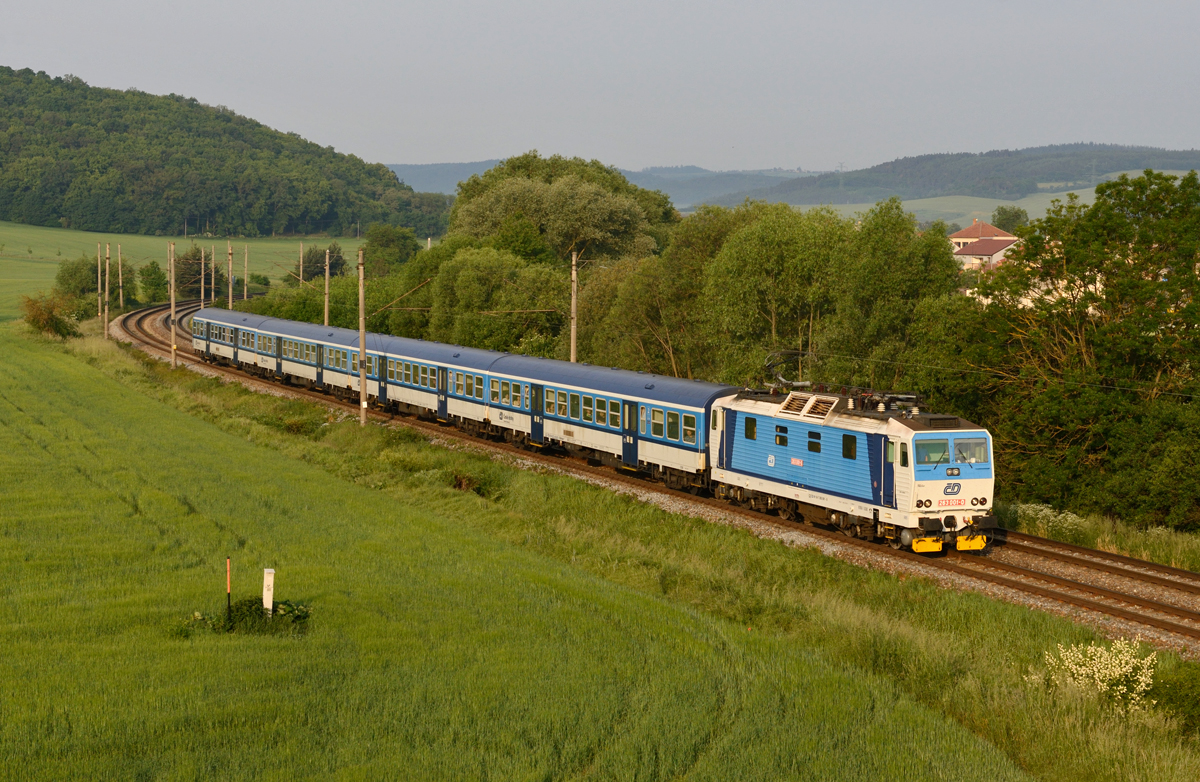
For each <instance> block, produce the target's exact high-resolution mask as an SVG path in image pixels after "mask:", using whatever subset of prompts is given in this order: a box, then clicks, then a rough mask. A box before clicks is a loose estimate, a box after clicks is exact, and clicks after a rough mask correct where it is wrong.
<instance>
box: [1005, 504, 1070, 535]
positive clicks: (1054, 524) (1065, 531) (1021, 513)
mask: <svg viewBox="0 0 1200 782" xmlns="http://www.w3.org/2000/svg"><path fill="white" fill-rule="evenodd" d="M1017 521H1018V523H1019V524H1020V526H1021V529H1023V530H1026V531H1028V532H1031V533H1033V534H1036V535H1041V536H1042V537H1044V538H1055V539H1058V540H1061V539H1063V538H1070V537H1073V536H1075V535H1076V534H1078V533H1081V532H1083V531H1084V528H1085V525H1086V522H1085V521H1084V519H1083V517H1082V516H1077V515H1075V514H1074V513H1071V512H1070V511H1063V512H1062V513H1060V512H1058V511H1056V510H1054V508H1051V507H1050V506H1049V505H1039V504H1037V503H1032V502H1031V503H1022V504H1019V505H1017Z"/></svg>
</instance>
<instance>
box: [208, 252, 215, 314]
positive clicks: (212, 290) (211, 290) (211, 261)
mask: <svg viewBox="0 0 1200 782" xmlns="http://www.w3.org/2000/svg"><path fill="white" fill-rule="evenodd" d="M208 265H209V266H211V267H212V284H211V285H209V286H208V288H209V295H210V296H212V299H210V301H212V305H213V306H214V307H215V306H217V246H216V245H215V244H214V245H213V246H212V249H211V250H210V252H209V253H208Z"/></svg>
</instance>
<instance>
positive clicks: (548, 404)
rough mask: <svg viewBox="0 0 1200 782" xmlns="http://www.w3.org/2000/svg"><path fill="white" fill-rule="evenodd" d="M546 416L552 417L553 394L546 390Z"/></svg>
mask: <svg viewBox="0 0 1200 782" xmlns="http://www.w3.org/2000/svg"><path fill="white" fill-rule="evenodd" d="M546 415H554V392H553V391H551V390H550V389H548V388H547V389H546Z"/></svg>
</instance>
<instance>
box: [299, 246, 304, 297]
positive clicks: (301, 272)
mask: <svg viewBox="0 0 1200 782" xmlns="http://www.w3.org/2000/svg"><path fill="white" fill-rule="evenodd" d="M299 285H300V287H301V288H303V287H304V242H300V283H299Z"/></svg>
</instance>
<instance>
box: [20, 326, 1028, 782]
mask: <svg viewBox="0 0 1200 782" xmlns="http://www.w3.org/2000/svg"><path fill="white" fill-rule="evenodd" d="M22 331H23V329H22V328H21V327H20V326H17V325H16V324H9V325H6V326H3V327H0V353H2V354H3V355H4V356H5V361H4V362H3V363H2V364H0V389H3V390H2V391H0V474H2V475H4V476H5V481H4V483H5V487H6V488H5V492H4V502H3V503H2V504H0V534H2V535H3V538H4V540H5V545H4V546H3V547H0V562H2V563H3V564H2V566H0V572H2V573H3V580H4V585H5V586H4V592H3V599H2V600H0V648H3V649H4V650H5V651H4V655H3V658H2V662H0V671H3V675H2V677H0V678H2V679H3V681H4V684H5V686H4V687H3V688H2V692H3V695H0V776H4V777H6V778H17V777H20V778H56V779H57V778H64V777H75V778H113V777H122V778H123V777H139V778H141V777H152V776H171V777H183V776H186V777H194V776H206V777H216V778H235V777H256V776H261V775H263V774H274V775H278V774H284V773H286V774H287V775H288V776H289V777H292V776H308V777H326V776H330V775H333V774H335V773H341V774H349V775H352V776H357V777H362V778H380V777H386V776H391V775H395V774H398V773H399V774H402V775H403V776H404V777H406V778H484V777H488V778H497V779H513V778H533V777H536V778H564V777H600V778H635V777H636V778H642V779H659V778H674V777H677V776H680V775H684V774H687V775H689V776H691V777H694V778H710V779H737V778H743V779H744V778H764V779H766V778H788V777H791V778H820V779H863V778H889V779H913V778H942V779H1017V778H1019V777H1020V776H1021V775H1020V773H1019V772H1018V771H1016V769H1015V768H1014V767H1013V765H1012V763H1011V762H1010V761H1009V760H1008V759H1007V758H1005V757H1004V755H1003V754H1002V753H1001V752H999V751H998V750H997V749H996V748H995V747H992V746H989V745H988V744H987V742H985V741H983V740H980V739H979V738H977V737H975V736H972V735H971V733H970V732H969V731H968V730H966V729H965V728H963V727H961V726H959V725H955V724H954V723H953V722H950V721H948V720H946V719H945V718H944V717H942V716H941V715H938V714H937V713H936V712H934V711H933V710H931V709H929V708H927V707H925V706H923V705H921V704H919V703H918V702H916V700H915V699H913V698H911V697H909V696H908V695H906V694H905V693H904V692H903V690H902V688H900V687H898V686H896V684H894V683H892V682H889V681H887V680H886V679H885V678H884V677H881V676H877V675H872V674H870V673H868V672H864V671H862V670H859V669H856V668H855V667H853V666H848V665H845V664H844V663H843V662H842V661H839V660H837V659H836V658H831V657H830V656H828V655H826V654H825V653H823V652H822V651H821V650H820V649H817V648H813V647H811V646H809V645H807V644H797V643H795V642H794V639H791V638H788V637H786V636H784V635H780V634H778V633H773V632H767V633H762V632H759V631H758V628H755V631H753V632H751V631H748V630H747V628H746V627H744V626H742V624H741V622H740V621H738V622H733V621H729V620H728V619H725V618H722V617H719V616H711V615H707V614H705V613H704V612H699V611H695V610H689V608H688V607H687V605H686V601H673V600H671V599H668V598H664V597H663V596H661V595H656V594H651V593H648V592H646V591H642V590H638V589H631V588H629V586H625V585H621V584H618V583H613V580H606V579H604V578H602V577H600V576H598V575H597V574H596V573H591V572H589V568H588V567H586V566H583V567H580V566H572V565H570V564H568V563H566V562H562V561H558V560H560V559H565V558H566V557H559V556H556V554H560V553H561V552H558V551H555V550H554V547H553V546H539V545H536V544H534V545H525V546H523V545H519V544H514V543H513V542H512V541H510V540H506V538H508V537H510V534H509V533H512V532H513V531H514V529H515V527H514V524H515V525H517V526H522V525H528V524H531V523H532V524H534V525H543V524H549V525H554V524H557V523H566V524H570V525H576V524H583V525H587V526H589V527H594V526H595V524H596V523H598V522H600V521H601V520H602V519H604V518H607V517H608V516H610V515H613V514H615V513H617V512H620V511H632V512H633V513H634V514H635V515H641V516H642V518H641V521H640V523H642V524H644V523H645V522H646V521H647V518H646V517H645V515H644V514H645V512H646V511H645V510H643V509H640V508H638V507H636V506H634V505H633V504H632V503H629V502H628V501H624V500H619V499H617V498H612V497H606V496H604V495H603V493H602V492H601V491H600V490H597V489H592V488H589V487H586V486H581V485H579V484H577V483H576V482H574V481H570V480H567V479H563V478H552V477H546V476H538V475H533V474H528V473H522V472H519V471H517V470H514V469H511V468H508V467H504V466H501V465H494V464H491V463H489V462H487V461H486V460H483V459H480V458H477V457H463V456H462V455H458V454H454V453H452V452H449V451H446V450H444V449H437V448H434V447H431V446H429V445H427V444H426V443H424V442H423V441H421V440H420V439H419V438H417V437H414V436H412V435H409V434H405V433H403V432H388V431H384V430H382V429H379V428H377V427H372V429H371V430H370V432H369V434H368V435H367V436H366V437H364V436H363V433H362V432H360V431H359V430H358V429H357V427H355V426H354V425H353V424H352V423H344V424H338V423H334V424H331V425H328V426H326V425H325V424H326V423H328V421H327V420H326V419H327V414H326V413H325V411H324V410H323V409H321V408H319V407H316V406H313V405H309V404H299V403H294V402H287V401H283V400H278V399H274V398H272V397H260V396H253V395H249V394H245V393H242V392H239V391H238V390H237V389H233V388H225V387H222V386H221V385H220V384H219V383H216V382H214V381H210V380H203V379H199V378H197V377H196V376H194V375H191V374H190V373H186V372H181V373H175V374H171V373H169V372H168V373H164V371H163V368H162V367H153V368H149V369H147V368H145V367H143V366H141V365H139V364H138V363H137V362H136V361H135V360H133V359H132V358H130V357H128V356H126V355H124V354H122V353H120V352H119V351H117V349H116V348H114V347H113V346H112V345H110V344H106V343H103V342H101V341H100V340H91V341H89V342H85V343H83V344H81V345H79V346H78V347H77V348H75V350H76V351H78V352H77V353H74V354H72V353H68V352H66V351H64V350H63V349H62V348H61V347H59V346H58V345H54V344H50V343H45V342H42V341H40V340H38V339H36V338H33V339H30V338H27V337H25V336H23V335H22V334H21V332H22ZM48 379H52V382H47V380H48ZM228 405H233V406H234V408H236V412H235V411H234V409H233V408H231V409H229V410H227V411H226V412H221V410H222V408H225V407H226V406H228ZM178 408H183V409H184V410H187V411H189V412H190V413H192V415H188V414H187V413H185V412H181V411H180V410H179V409H178ZM227 413H232V415H229V414H227ZM203 419H207V420H203ZM380 449H382V450H380ZM464 470H466V471H467V474H469V475H471V476H472V480H474V481H476V482H477V483H478V485H479V486H480V487H481V488H480V490H481V491H482V493H483V494H487V495H492V496H493V497H495V496H496V495H497V494H507V496H508V497H509V499H508V501H500V500H498V499H488V498H487V497H484V496H481V495H479V494H476V493H474V492H470V491H467V492H464V491H457V490H455V489H453V488H450V484H451V483H453V482H454V480H455V475H456V474H463V471H464ZM540 497H544V498H545V499H544V500H539V499H536V498H540ZM597 503H599V504H597ZM564 512H565V513H569V514H570V517H567V516H560V515H559V514H562V513H564ZM579 514H584V515H579ZM497 532H499V533H500V534H497ZM547 532H549V530H547ZM541 548H549V549H550V551H548V552H545V551H539V550H538V549H541ZM547 553H549V554H550V556H547V555H546V554H547ZM581 553H583V552H581ZM226 554H232V556H233V558H234V566H235V583H236V585H237V589H236V592H237V594H238V595H244V594H247V593H249V594H253V593H254V591H255V590H256V589H257V587H258V585H259V583H260V579H261V569H262V568H263V567H274V568H276V570H277V574H278V575H277V582H276V584H277V586H276V590H277V591H276V595H277V599H293V600H299V601H302V602H304V603H306V604H308V605H310V606H311V607H312V609H313V612H314V613H313V619H312V620H311V622H310V630H309V632H308V633H307V634H305V635H303V636H300V637H289V636H245V635H223V634H214V633H211V632H209V631H198V632H194V633H192V634H191V635H190V637H186V638H185V637H180V636H179V634H177V633H175V632H173V631H172V628H177V627H178V625H179V622H180V620H182V619H184V618H186V617H188V616H190V615H191V613H192V612H193V611H195V610H200V611H204V612H206V613H217V612H219V610H220V608H221V606H222V604H223V600H224V596H223V595H222V594H221V588H222V586H223V577H224V573H223V566H224V562H223V559H224V557H225V555H226ZM584 556H585V558H588V559H590V557H591V556H592V554H591V553H586V554H584ZM616 580H618V581H619V580H620V579H616ZM401 770H402V771H401Z"/></svg>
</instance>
